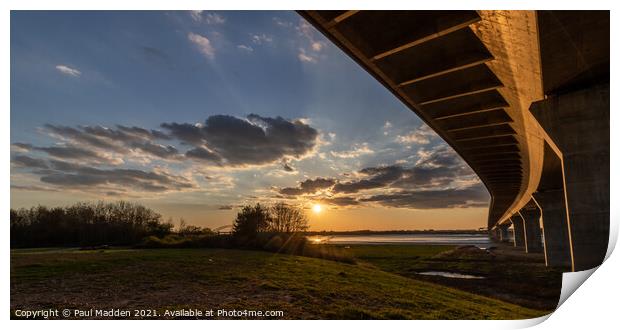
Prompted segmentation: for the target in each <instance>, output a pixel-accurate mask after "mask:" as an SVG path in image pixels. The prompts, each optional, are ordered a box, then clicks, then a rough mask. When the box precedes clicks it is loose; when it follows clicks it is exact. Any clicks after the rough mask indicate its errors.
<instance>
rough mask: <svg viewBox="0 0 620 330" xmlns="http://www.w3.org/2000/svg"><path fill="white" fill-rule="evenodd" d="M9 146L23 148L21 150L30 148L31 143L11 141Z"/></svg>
mask: <svg viewBox="0 0 620 330" xmlns="http://www.w3.org/2000/svg"><path fill="white" fill-rule="evenodd" d="M11 146H13V147H16V148H17V149H20V150H23V151H29V150H31V149H32V144H30V143H19V142H18V143H13V144H11Z"/></svg>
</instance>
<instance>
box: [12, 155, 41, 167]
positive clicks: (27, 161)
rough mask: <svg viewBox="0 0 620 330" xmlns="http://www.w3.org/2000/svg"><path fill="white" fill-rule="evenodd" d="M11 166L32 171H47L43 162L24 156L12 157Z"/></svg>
mask: <svg viewBox="0 0 620 330" xmlns="http://www.w3.org/2000/svg"><path fill="white" fill-rule="evenodd" d="M11 164H13V165H14V166H17V167H27V168H34V169H47V168H48V165H47V163H46V162H45V161H44V160H41V159H37V158H32V157H28V156H24V155H18V156H15V157H13V160H12V161H11Z"/></svg>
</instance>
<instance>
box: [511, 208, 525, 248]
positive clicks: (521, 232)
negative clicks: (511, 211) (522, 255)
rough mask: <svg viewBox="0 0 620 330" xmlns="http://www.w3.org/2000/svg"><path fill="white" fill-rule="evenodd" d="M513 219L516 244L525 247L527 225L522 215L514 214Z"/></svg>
mask: <svg viewBox="0 0 620 330" xmlns="http://www.w3.org/2000/svg"><path fill="white" fill-rule="evenodd" d="M510 221H512V225H513V228H512V234H513V235H514V246H516V247H523V248H525V226H524V224H523V219H521V217H520V216H518V215H517V216H513V217H512V218H510Z"/></svg>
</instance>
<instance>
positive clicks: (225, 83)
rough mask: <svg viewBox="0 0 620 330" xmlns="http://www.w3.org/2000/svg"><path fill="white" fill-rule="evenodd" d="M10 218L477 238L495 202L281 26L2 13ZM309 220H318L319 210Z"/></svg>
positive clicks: (278, 20) (174, 14)
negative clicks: (275, 210)
mask: <svg viewBox="0 0 620 330" xmlns="http://www.w3.org/2000/svg"><path fill="white" fill-rule="evenodd" d="M10 79H11V207H12V208H20V207H31V206H36V205H47V206H62V205H69V204H72V203H75V202H78V201H98V200H106V201H115V200H128V201H132V202H136V203H140V204H143V205H145V206H148V207H151V208H153V209H155V210H156V211H157V212H159V213H161V214H162V215H163V216H164V217H165V218H168V217H173V218H174V219H175V221H178V220H179V219H180V218H183V219H184V220H185V221H186V222H187V223H188V224H193V225H199V226H205V227H210V228H215V227H219V226H224V225H229V224H231V223H232V221H233V219H234V216H235V214H236V212H237V211H238V210H239V208H240V207H241V206H242V205H246V204H254V203H265V204H271V203H277V202H285V203H287V204H291V205H295V206H299V207H302V208H304V209H305V210H306V211H307V214H308V217H309V220H310V229H311V230H362V229H371V230H406V229H474V228H479V227H484V226H485V225H486V221H487V212H488V202H489V199H490V197H489V194H488V193H487V191H486V189H485V188H484V186H483V185H482V184H481V182H480V180H479V179H478V178H477V176H476V175H475V174H474V173H473V172H472V171H471V169H470V168H469V167H468V166H467V165H466V164H465V163H464V162H463V161H462V159H461V158H460V157H459V156H458V155H457V154H456V153H455V152H454V151H453V150H452V149H451V148H450V147H449V146H448V145H447V144H446V143H445V142H444V141H443V140H441V138H439V137H438V136H437V135H436V134H435V133H434V132H433V131H432V130H431V129H429V127H428V126H426V125H425V124H424V123H423V122H422V121H421V120H420V119H419V118H418V117H417V116H416V115H415V114H414V113H413V112H412V111H411V110H409V109H408V108H407V107H406V106H404V105H403V104H402V103H401V102H400V101H399V100H398V99H397V98H396V97H395V96H394V95H392V94H391V93H390V92H389V91H388V90H386V89H385V88H384V87H383V86H382V85H381V84H380V83H379V82H377V81H376V80H375V79H374V78H372V77H371V76H370V75H369V74H368V73H367V72H366V71H364V70H363V69H362V68H361V67H359V66H358V65H357V64H356V63H355V62H354V61H353V60H351V59H350V58H349V57H347V56H346V55H345V54H344V53H343V52H342V51H341V50H340V49H338V48H337V47H336V46H334V45H332V44H331V43H330V42H329V41H328V40H327V39H326V38H325V37H324V36H323V35H321V34H320V33H319V32H318V31H316V30H315V29H314V28H313V27H312V26H311V25H309V24H308V23H307V22H306V21H304V20H303V19H302V18H301V17H300V16H299V15H298V14H296V13H295V12H290V11H275V12H271V11H220V12H207V11H144V12H140V11H124V12H114V11H107V12H106V11H102V12H80V11H71V12H63V11H53V12H37V11H12V12H11V78H10ZM316 205H320V212H317V211H318V207H315V206H316Z"/></svg>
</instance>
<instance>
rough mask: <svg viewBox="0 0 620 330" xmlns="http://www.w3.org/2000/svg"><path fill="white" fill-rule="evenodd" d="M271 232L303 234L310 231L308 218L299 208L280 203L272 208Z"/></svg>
mask: <svg viewBox="0 0 620 330" xmlns="http://www.w3.org/2000/svg"><path fill="white" fill-rule="evenodd" d="M270 211H271V219H270V220H271V221H270V222H269V231H272V232H278V233H295V232H303V231H306V230H307V229H308V218H307V217H306V214H305V213H304V211H303V210H302V209H300V208H298V207H295V206H290V205H287V204H285V203H278V204H275V205H273V206H272V207H271V209H270Z"/></svg>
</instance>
